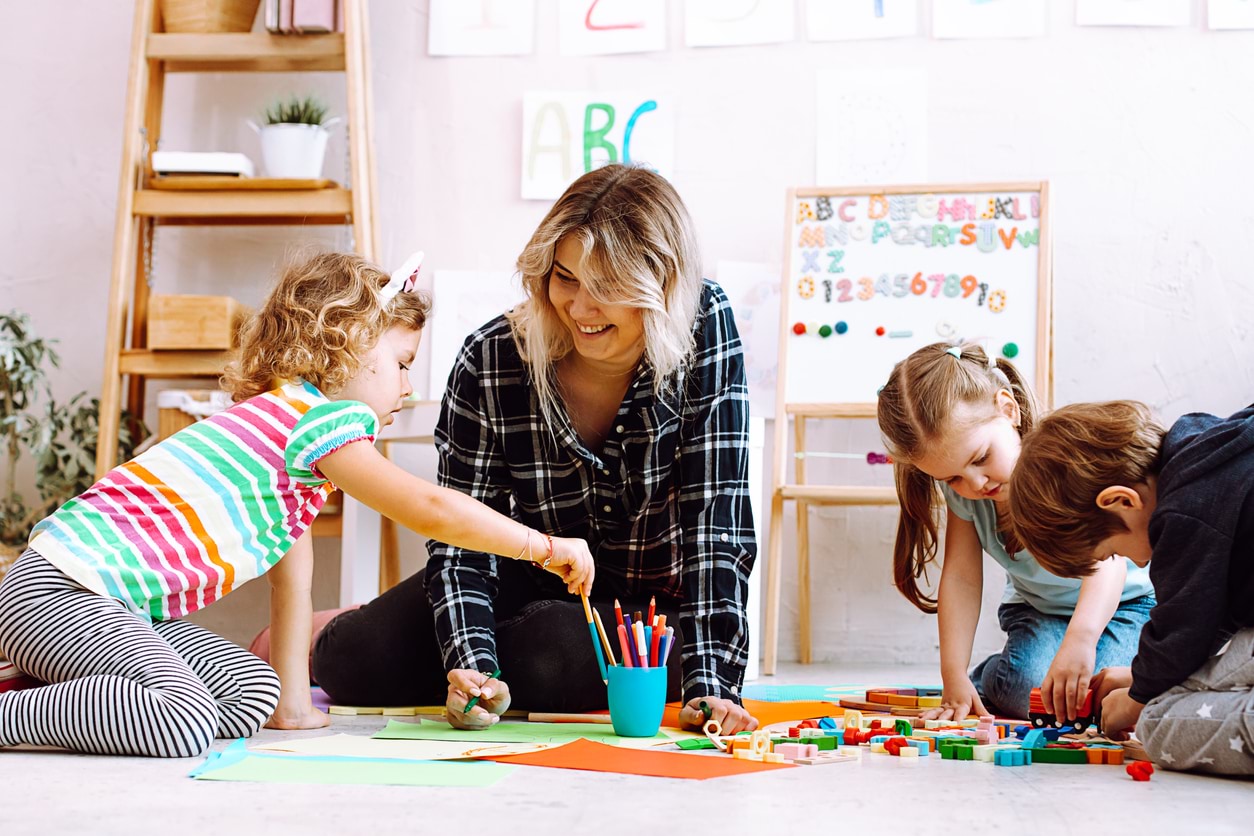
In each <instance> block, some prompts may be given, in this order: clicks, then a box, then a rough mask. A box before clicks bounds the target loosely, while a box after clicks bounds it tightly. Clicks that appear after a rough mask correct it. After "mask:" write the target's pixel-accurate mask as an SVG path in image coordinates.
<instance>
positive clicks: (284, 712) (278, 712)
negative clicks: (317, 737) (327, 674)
mask: <svg viewBox="0 0 1254 836" xmlns="http://www.w3.org/2000/svg"><path fill="white" fill-rule="evenodd" d="M329 725H331V718H330V717H328V716H327V715H325V714H323V713H322V712H321V711H319V710H318V709H316V708H314V707H313V705H312V704H309V703H306V704H305V705H303V706H286V705H284V704H283V700H279V704H278V706H277V707H276V708H275V709H274V714H272V715H271V716H270V719H269V720H267V721H266V728H268V729H286V730H299V729H323V728H326V727H327V726H329Z"/></svg>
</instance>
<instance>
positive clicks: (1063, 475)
mask: <svg viewBox="0 0 1254 836" xmlns="http://www.w3.org/2000/svg"><path fill="white" fill-rule="evenodd" d="M1010 513H1011V519H1012V520H1013V526H1014V530H1015V533H1016V534H1017V536H1018V537H1019V538H1020V539H1021V540H1022V541H1023V543H1024V545H1025V546H1026V547H1027V548H1028V549H1029V550H1030V551H1031V552H1032V554H1033V555H1034V556H1035V557H1036V559H1037V560H1038V561H1039V562H1040V563H1041V564H1042V565H1043V566H1045V568H1047V569H1049V570H1050V571H1051V572H1054V573H1055V574H1058V575H1061V576H1063V577H1078V576H1084V575H1088V574H1090V573H1092V572H1093V570H1094V568H1095V567H1096V565H1097V564H1098V563H1100V562H1101V561H1103V560H1105V559H1107V558H1109V557H1112V556H1115V555H1123V556H1125V557H1127V558H1128V559H1130V560H1131V561H1132V562H1133V563H1135V564H1136V565H1138V566H1144V565H1146V564H1147V563H1149V562H1150V560H1151V559H1152V560H1153V563H1152V564H1151V566H1150V579H1151V580H1152V581H1153V583H1154V590H1155V593H1156V595H1157V598H1158V605H1157V606H1156V607H1154V609H1153V610H1152V611H1151V612H1150V620H1149V622H1148V623H1147V624H1146V625H1145V628H1144V629H1143V630H1142V631H1141V642H1140V645H1139V647H1138V648H1137V655H1136V658H1135V659H1133V660H1132V667H1131V668H1109V669H1107V670H1104V671H1102V672H1101V673H1099V674H1098V675H1097V676H1096V677H1094V678H1093V683H1092V685H1093V687H1094V688H1096V689H1097V691H1098V696H1099V697H1104V699H1103V700H1102V703H1101V705H1102V727H1103V728H1104V729H1107V730H1108V731H1110V732H1121V731H1124V730H1126V729H1131V728H1132V727H1133V726H1135V727H1136V730H1137V735H1138V737H1139V738H1140V740H1141V741H1142V743H1144V744H1145V748H1146V751H1147V752H1148V753H1149V754H1150V756H1151V757H1152V758H1153V759H1154V760H1155V761H1156V762H1158V763H1160V764H1162V765H1163V766H1166V767H1168V768H1171V769H1191V770H1197V771H1200V772H1214V773H1219V774H1225V775H1254V406H1250V407H1246V408H1245V409H1243V410H1241V411H1240V412H1238V413H1236V414H1235V415H1233V416H1231V417H1229V418H1219V417H1216V416H1214V415H1206V414H1201V413H1194V414H1191V415H1186V416H1184V417H1183V418H1181V419H1180V420H1178V421H1177V422H1176V423H1175V424H1173V425H1172V427H1171V429H1170V430H1167V431H1166V432H1164V431H1163V429H1162V428H1161V427H1160V426H1159V425H1157V424H1156V423H1155V422H1154V420H1153V418H1152V416H1151V415H1150V411H1149V408H1148V407H1146V406H1145V405H1144V404H1141V403H1137V402H1135V401H1111V402H1108V403H1088V404H1074V405H1072V406H1066V407H1063V408H1061V409H1059V410H1057V411H1055V412H1054V413H1052V414H1051V415H1049V416H1048V417H1046V418H1045V419H1043V420H1042V421H1041V422H1040V423H1039V424H1038V426H1037V427H1036V428H1035V429H1033V430H1032V432H1031V433H1029V434H1028V435H1027V436H1026V437H1025V438H1024V440H1023V449H1022V452H1021V453H1020V454H1019V461H1018V463H1017V465H1016V466H1015V470H1014V474H1013V476H1012V478H1011V490H1010ZM1234 634H1235V635H1234ZM1229 638H1231V643H1230V644H1229V646H1228V649H1227V651H1226V652H1224V653H1223V654H1222V655H1220V656H1216V657H1214V658H1210V657H1211V654H1213V653H1215V652H1216V651H1218V650H1219V649H1220V648H1221V646H1222V645H1223V643H1224V642H1225V641H1226V640H1227V639H1229Z"/></svg>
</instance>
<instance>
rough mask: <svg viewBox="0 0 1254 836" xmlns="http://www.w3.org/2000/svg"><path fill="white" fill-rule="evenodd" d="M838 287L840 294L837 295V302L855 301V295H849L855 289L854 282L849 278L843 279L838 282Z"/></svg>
mask: <svg viewBox="0 0 1254 836" xmlns="http://www.w3.org/2000/svg"><path fill="white" fill-rule="evenodd" d="M836 289H837V290H839V291H840V295H839V296H837V297H836V301H837V302H852V301H853V297H852V296H850V295H849V291H850V290H852V289H853V282H851V281H849V280H848V279H841V280H840V281H838V282H836Z"/></svg>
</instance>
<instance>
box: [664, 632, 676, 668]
mask: <svg viewBox="0 0 1254 836" xmlns="http://www.w3.org/2000/svg"><path fill="white" fill-rule="evenodd" d="M674 646H675V628H674V627H667V628H666V652H665V653H663V654H662V664H663V665H665V664H666V660H667V659H669V658H670V657H671V648H672V647H674Z"/></svg>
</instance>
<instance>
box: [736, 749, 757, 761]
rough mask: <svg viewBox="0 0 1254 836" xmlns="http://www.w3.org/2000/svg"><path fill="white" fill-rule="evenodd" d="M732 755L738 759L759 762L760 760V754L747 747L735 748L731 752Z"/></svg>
mask: <svg viewBox="0 0 1254 836" xmlns="http://www.w3.org/2000/svg"><path fill="white" fill-rule="evenodd" d="M732 757H733V758H735V759H736V760H739V761H758V762H759V763H760V762H761V761H762V756H761V755H755V754H754V753H753V752H750V751H749V750H748V749H737V750H735V751H734V752H732Z"/></svg>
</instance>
